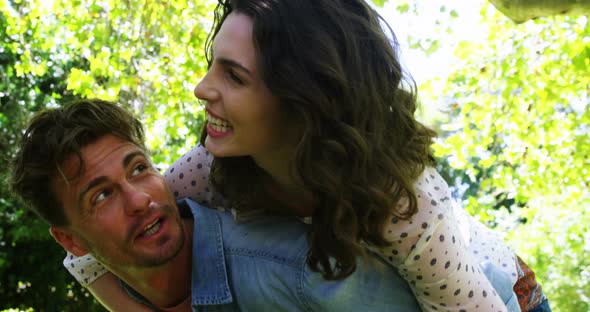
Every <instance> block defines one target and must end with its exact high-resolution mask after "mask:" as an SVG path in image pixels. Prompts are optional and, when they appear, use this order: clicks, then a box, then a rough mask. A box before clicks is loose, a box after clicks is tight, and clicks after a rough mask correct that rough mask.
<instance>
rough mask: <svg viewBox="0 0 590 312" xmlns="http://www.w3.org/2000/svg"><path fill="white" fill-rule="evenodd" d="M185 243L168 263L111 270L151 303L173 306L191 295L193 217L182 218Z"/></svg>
mask: <svg viewBox="0 0 590 312" xmlns="http://www.w3.org/2000/svg"><path fill="white" fill-rule="evenodd" d="M183 221H184V229H185V243H184V245H183V246H182V249H181V250H180V252H179V253H178V255H176V257H174V259H172V260H171V261H170V262H168V263H166V264H165V265H163V266H159V267H157V268H155V269H148V270H143V271H141V272H133V274H125V273H118V272H114V273H115V274H116V275H118V276H119V277H120V278H121V279H122V280H123V281H125V283H127V284H128V285H129V286H130V287H131V288H133V289H134V290H135V291H137V292H138V293H139V294H141V295H142V296H143V297H144V298H146V299H147V300H149V301H150V302H151V303H152V304H153V305H155V306H157V307H160V308H166V307H174V306H177V305H179V304H180V303H182V302H183V301H184V300H186V298H187V296H189V297H190V295H191V272H192V241H193V237H192V234H193V220H192V219H189V220H186V219H184V220H183Z"/></svg>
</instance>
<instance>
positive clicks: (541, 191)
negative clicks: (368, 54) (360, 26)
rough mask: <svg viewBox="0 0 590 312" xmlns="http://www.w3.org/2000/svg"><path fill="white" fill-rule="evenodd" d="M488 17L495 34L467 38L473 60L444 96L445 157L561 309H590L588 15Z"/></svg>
mask: <svg viewBox="0 0 590 312" xmlns="http://www.w3.org/2000/svg"><path fill="white" fill-rule="evenodd" d="M483 16H484V22H485V23H486V25H488V38H487V41H485V42H483V43H466V42H463V43H461V44H459V45H458V48H457V49H456V56H457V58H458V59H460V60H462V61H463V64H462V66H461V67H460V69H458V70H456V71H455V72H454V73H452V74H451V75H450V77H448V78H447V80H446V81H445V82H444V85H445V89H444V91H443V92H441V93H440V94H436V95H435V96H437V97H440V98H445V99H447V100H446V111H447V113H448V115H447V116H448V119H446V120H443V121H442V122H441V123H442V126H441V128H442V130H443V133H442V134H443V138H442V139H441V140H440V141H439V142H438V144H437V146H436V155H437V156H438V157H440V158H441V159H445V160H446V161H447V162H448V163H449V165H450V168H448V169H449V171H450V172H451V173H450V174H449V176H451V178H453V179H459V181H464V182H466V183H467V184H468V190H469V192H468V193H467V194H466V195H465V206H466V209H468V210H470V211H471V212H472V213H473V214H475V215H478V216H479V217H480V218H481V219H482V220H484V221H486V222H488V223H489V224H490V225H492V226H496V227H498V228H499V229H500V230H503V231H505V232H506V233H508V238H509V240H510V241H511V243H512V244H513V245H514V246H515V247H516V249H517V250H518V251H519V253H520V254H521V256H522V257H523V258H524V259H525V261H526V262H527V263H529V264H530V265H531V267H533V268H534V269H535V271H536V273H537V275H538V276H539V277H540V279H541V281H542V282H543V286H544V289H545V292H546V293H547V295H548V296H549V298H550V299H551V304H552V306H553V308H554V310H555V311H587V310H588V309H590V300H589V299H588V298H589V297H590V286H589V285H590V261H589V260H588V259H590V254H589V252H590V240H588V239H589V238H590V236H589V235H590V234H589V233H590V228H589V224H590V210H589V208H588V207H590V192H589V191H588V190H589V189H590V188H589V186H590V172H589V170H590V158H589V157H590V156H589V155H590V145H588V142H590V105H589V104H590V76H589V75H588V68H589V67H590V46H589V45H588V38H590V27H589V25H588V19H587V18H586V17H578V18H576V17H569V16H556V17H551V18H539V19H535V20H534V21H529V22H527V23H523V24H519V25H515V24H514V23H513V22H511V21H509V20H507V19H506V18H504V17H503V16H501V15H499V14H498V13H497V11H495V10H492V9H490V8H489V7H488V8H486V9H484V11H483ZM507 199H508V200H509V201H506V200H507ZM499 201H500V202H503V203H504V204H505V205H506V204H507V205H506V206H504V207H502V205H498V202H499Z"/></svg>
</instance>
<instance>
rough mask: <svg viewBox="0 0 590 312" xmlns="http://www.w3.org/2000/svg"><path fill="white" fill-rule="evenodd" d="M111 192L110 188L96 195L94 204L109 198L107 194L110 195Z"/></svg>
mask: <svg viewBox="0 0 590 312" xmlns="http://www.w3.org/2000/svg"><path fill="white" fill-rule="evenodd" d="M110 193H111V192H110V191H109V190H103V191H101V192H100V193H98V194H97V195H96V196H95V197H94V200H93V201H92V202H93V204H98V203H99V202H101V201H103V200H104V199H106V198H107V196H109V194H110Z"/></svg>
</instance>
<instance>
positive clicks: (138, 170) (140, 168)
mask: <svg viewBox="0 0 590 312" xmlns="http://www.w3.org/2000/svg"><path fill="white" fill-rule="evenodd" d="M147 169H148V166H147V165H146V164H139V165H138V166H137V167H135V169H133V172H131V175H134V176H136V175H138V174H140V173H142V172H144V171H146V170H147Z"/></svg>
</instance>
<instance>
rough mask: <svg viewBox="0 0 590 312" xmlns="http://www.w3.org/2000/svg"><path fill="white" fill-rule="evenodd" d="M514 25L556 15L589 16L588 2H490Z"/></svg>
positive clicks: (501, 0)
mask: <svg viewBox="0 0 590 312" xmlns="http://www.w3.org/2000/svg"><path fill="white" fill-rule="evenodd" d="M490 2H491V3H492V4H493V5H494V6H495V7H496V8H497V9H498V10H499V11H500V12H502V13H503V14H504V15H506V16H507V17H508V18H510V19H511V20H513V21H514V22H516V23H522V22H526V21H528V20H530V19H533V18H537V17H541V16H551V15H558V14H567V15H590V0H490Z"/></svg>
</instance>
